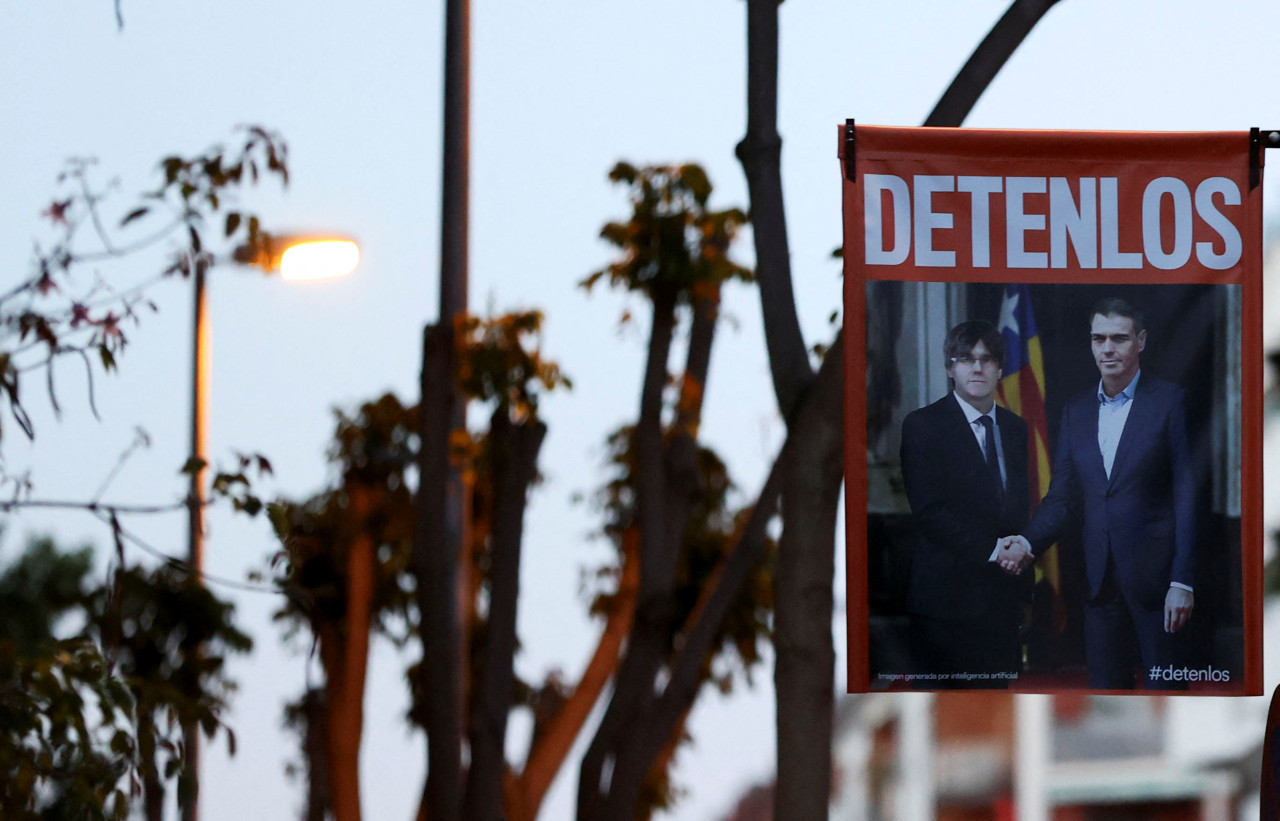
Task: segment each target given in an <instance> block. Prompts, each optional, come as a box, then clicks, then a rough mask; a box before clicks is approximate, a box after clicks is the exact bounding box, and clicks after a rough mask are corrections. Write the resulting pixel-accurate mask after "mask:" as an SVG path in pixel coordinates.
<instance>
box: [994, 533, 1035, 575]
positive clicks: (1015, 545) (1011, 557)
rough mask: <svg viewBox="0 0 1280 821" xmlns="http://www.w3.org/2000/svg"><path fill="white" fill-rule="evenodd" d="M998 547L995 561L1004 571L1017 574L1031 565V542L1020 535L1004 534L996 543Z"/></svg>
mask: <svg viewBox="0 0 1280 821" xmlns="http://www.w3.org/2000/svg"><path fill="white" fill-rule="evenodd" d="M998 546H999V548H1000V552H999V554H998V555H997V556H996V561H997V562H998V563H999V564H1000V567H1001V568H1002V569H1003V570H1004V572H1006V573H1008V574H1010V575H1012V576H1017V575H1020V574H1021V573H1022V571H1024V570H1026V569H1027V568H1028V567H1030V566H1031V564H1032V562H1034V561H1035V557H1034V556H1032V555H1031V544H1030V543H1029V542H1027V540H1026V539H1024V538H1022V537H1021V536H1005V537H1004V538H1003V539H1001V540H1000V541H999V543H998Z"/></svg>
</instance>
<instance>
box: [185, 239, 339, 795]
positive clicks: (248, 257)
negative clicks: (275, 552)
mask: <svg viewBox="0 0 1280 821" xmlns="http://www.w3.org/2000/svg"><path fill="white" fill-rule="evenodd" d="M229 261H231V262H234V263H237V264H240V265H245V266H250V267H254V268H260V269H262V270H263V271H264V272H265V273H267V274H272V273H279V274H280V275H281V277H283V278H284V279H288V280H307V279H327V278H331V277H338V276H345V275H346V274H349V273H351V272H352V271H354V270H355V268H356V265H357V264H359V261H360V249H359V246H357V245H356V243H355V241H354V240H351V239H349V238H345V237H337V236H332V235H316V234H310V235H303V234H294V235H284V236H268V237H264V238H263V239H262V241H260V242H258V243H256V244H254V245H241V246H240V247H238V248H236V249H235V251H234V252H232V255H231V259H230V260H229ZM216 263H217V261H216V260H215V264H216ZM207 267H208V266H205V265H196V266H194V268H195V274H194V276H193V277H192V281H193V285H194V287H195V294H194V297H193V300H192V301H193V304H194V310H195V319H194V322H193V339H192V344H191V362H192V365H191V373H192V378H191V461H190V462H189V463H188V465H189V471H190V473H191V493H190V495H189V496H188V498H187V508H188V519H187V547H188V551H187V553H188V555H187V562H188V566H189V569H190V572H191V573H192V575H193V576H194V578H195V579H196V580H197V581H200V580H201V578H202V573H203V572H204V507H205V503H206V498H205V492H204V477H205V467H206V466H207V465H206V461H207V460H206V459H205V453H206V445H207V443H208V426H209V420H208V409H209V381H210V380H209V377H210V371H211V362H210V350H211V346H210V338H211V337H210V332H209V317H208V309H207V305H206V303H205V298H204V296H205V294H204V291H205V282H204V279H205V274H206V268H207ZM184 735H185V736H186V738H185V742H186V754H187V767H188V770H189V771H190V772H192V773H195V774H196V776H197V780H196V784H197V785H198V784H199V781H198V778H199V772H200V739H199V728H198V727H196V728H185V729H184ZM198 802H199V789H198V787H197V790H196V794H195V795H193V796H192V800H191V803H190V804H188V805H187V807H185V808H184V810H183V813H182V817H183V821H197V818H198V817H199V808H198Z"/></svg>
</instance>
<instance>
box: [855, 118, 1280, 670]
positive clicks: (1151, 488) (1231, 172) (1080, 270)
mask: <svg viewBox="0 0 1280 821" xmlns="http://www.w3.org/2000/svg"><path fill="white" fill-rule="evenodd" d="M839 146H840V150H839V155H840V160H841V171H842V174H843V176H844V183H843V195H842V201H843V211H844V280H845V311H844V318H845V357H846V360H845V379H846V392H845V408H846V414H845V426H846V427H845V433H846V437H845V442H846V445H845V447H846V479H847V481H846V493H847V496H846V502H847V505H846V511H847V515H846V522H847V528H848V533H847V536H848V539H847V574H848V575H847V602H848V608H847V613H848V628H849V630H848V689H849V691H850V692H867V691H872V690H910V689H925V690H933V689H954V688H960V689H969V688H972V687H982V688H987V687H999V688H1001V689H1006V688H1007V689H1012V690H1015V691H1023V692H1058V691H1064V690H1086V691H1091V692H1108V693H1124V692H1131V691H1145V690H1155V689H1160V690H1164V689H1166V688H1171V689H1172V690H1173V691H1175V692H1178V693H1190V694H1203V695H1256V694H1259V693H1261V687H1262V678H1261V676H1262V668H1261V614H1262V573H1261V568H1262V543H1263V533H1262V466H1261V444H1262V438H1261V434H1262V385H1261V374H1262V371H1263V358H1262V350H1261V324H1262V313H1261V303H1262V286H1261V282H1262V280H1261V271H1262V185H1261V183H1262V152H1261V150H1260V148H1255V147H1253V144H1252V143H1251V140H1250V135H1249V133H1248V132H1214V133H1141V132H1081V131H995V130H981V129H948V128H890V127H878V126H857V127H856V128H855V127H853V126H852V125H849V126H844V127H841V128H840V130H839ZM1033 302H1034V313H1033V312H1032V307H1031V306H1032V303H1033ZM1099 305H1101V306H1104V307H1101V308H1099V307H1097V306H1099ZM1116 306H1119V307H1116ZM1033 317H1034V318H1033ZM1091 323H1093V324H1092V325H1091ZM1099 323H1101V324H1099ZM1037 325H1038V329H1037V327H1036V326H1037ZM992 334H994V336H993V335H992ZM1001 340H1005V341H1009V340H1012V342H1009V348H1008V350H1007V351H1006V348H1005V345H1006V343H1005V341H1001ZM1091 340H1092V342H1091ZM1032 341H1034V345H1033V346H1032V347H1028V346H1029V345H1030V344H1031V343H1032ZM1091 346H1092V348H1091ZM1117 346H1119V347H1120V348H1123V349H1124V350H1122V351H1121V352H1120V353H1118V354H1117V353H1115V349H1116V348H1117ZM1125 346H1128V347H1125ZM993 348H994V349H998V350H993ZM1032 354H1034V356H1033V355H1032ZM1125 357H1128V359H1126V358H1125ZM1006 366H1008V367H1006ZM964 368H968V369H970V370H972V371H974V372H979V371H981V372H982V373H980V374H979V375H978V376H977V377H976V379H977V381H976V382H975V384H977V385H979V387H978V388H973V389H970V388H967V387H965V386H964V385H960V384H957V382H956V380H957V378H958V374H959V373H960V370H959V369H964ZM1126 369H1128V370H1126ZM965 373H966V374H968V373H969V371H965ZM1117 373H1120V374H1122V375H1123V376H1124V380H1120V381H1117V379H1116V374H1117ZM983 374H987V375H983ZM1002 377H1003V378H1002ZM966 378H967V376H966ZM988 383H990V384H989V385H988ZM997 383H998V384H999V390H998V392H997V390H996V385H997ZM1113 383H1115V384H1113ZM1122 383H1123V384H1122ZM1126 384H1127V385H1128V386H1127V387H1126ZM984 386H985V387H984ZM987 387H989V388H990V391H988V390H987ZM1032 388H1034V390H1032ZM1119 388H1123V389H1124V390H1123V391H1121V393H1122V395H1121V396H1120V397H1119V400H1120V401H1121V402H1122V404H1123V403H1125V402H1127V401H1128V400H1130V399H1131V400H1132V404H1131V405H1130V407H1129V409H1127V410H1125V411H1124V413H1123V414H1122V416H1121V417H1120V421H1119V422H1118V423H1113V422H1110V421H1108V420H1109V419H1110V417H1108V416H1106V415H1105V414H1106V413H1110V411H1099V410H1098V408H1099V407H1100V405H1104V406H1109V403H1111V402H1113V401H1116V397H1114V396H1113V390H1115V389H1119ZM1023 396H1031V398H1032V399H1034V400H1035V401H1034V402H1033V403H1032V404H1031V405H1029V406H1028V405H1026V404H1025V403H1024V402H1022V401H1021V397H1023ZM1095 396H1096V398H1093V397H1095ZM948 397H954V398H953V399H949V398H948ZM1010 397H1013V398H1014V399H1017V400H1019V401H1013V399H1010ZM992 402H994V403H996V405H998V406H999V409H998V410H994V411H990V410H987V408H989V407H990V405H991V403H992ZM967 403H968V404H971V405H972V406H973V407H967V406H966V404H967ZM953 406H954V407H953ZM974 407H976V408H978V410H981V411H985V412H986V413H988V414H989V415H990V416H991V419H992V422H991V424H989V425H988V427H989V428H991V429H994V431H997V432H996V433H995V434H994V435H991V434H988V435H989V436H991V438H989V439H987V440H984V438H983V432H982V429H981V428H980V427H976V422H975V420H974V419H972V418H971V419H970V420H969V421H970V422H974V423H975V427H973V429H972V430H971V431H969V432H965V430H964V427H963V425H964V421H963V417H961V416H960V415H959V414H960V411H961V410H963V411H964V412H965V413H967V414H969V415H970V416H973V415H977V414H978V410H974V409H973V408H974ZM1032 410H1034V413H1032V412H1031V411H1032ZM952 411H954V413H952ZM1157 411H1159V413H1160V414H1163V415H1157ZM1100 413H1102V414H1104V415H1103V416H1099V414H1100ZM946 414H952V415H954V416H955V417H956V418H957V419H960V420H961V421H960V422H959V423H957V428H956V430H957V431H960V432H959V433H956V434H954V435H952V434H950V433H948V434H947V435H945V436H943V435H940V434H939V433H938V429H939V426H940V425H942V424H943V422H942V421H939V420H947V419H949V418H950V417H949V416H947V415H946ZM1024 416H1025V417H1026V418H1025V419H1024V418H1023V417H1024ZM1126 418H1127V419H1128V420H1129V421H1124V420H1125V419H1126ZM1100 419H1101V420H1102V421H1101V422H1100V421H1099V420H1100ZM1133 420H1138V421H1133ZM978 421H980V420H978ZM946 424H950V423H949V422H947V423H946ZM1112 424H1114V425H1116V427H1115V429H1114V435H1111V434H1108V432H1107V431H1109V430H1111V428H1109V427H1108V425H1112ZM1100 425H1101V429H1102V434H1101V435H1099V430H1100V427H1099V426H1100ZM1161 425H1163V426H1164V427H1163V428H1161V431H1162V432H1161V433H1160V435H1159V436H1156V437H1153V436H1151V435H1150V430H1151V429H1153V428H1155V427H1158V426H1161ZM1082 428H1087V430H1086V431H1085V432H1084V433H1082V431H1081V429H1082ZM1046 429H1047V434H1046ZM1026 430H1029V431H1030V432H1029V434H1028V433H1026V432H1024V431H1026ZM1089 431H1091V432H1089ZM1170 431H1172V432H1170ZM1046 435H1047V438H1048V440H1049V441H1048V442H1047V443H1046ZM1108 436H1111V439H1110V441H1109V443H1108ZM1144 436H1145V438H1144ZM1091 437H1092V438H1091ZM922 438H924V439H926V440H927V444H924V445H922V444H921V439H922ZM1117 441H1118V443H1119V444H1118V445H1117V444H1116V443H1117ZM987 442H990V443H991V444H987ZM1024 443H1025V444H1024ZM993 447H994V448H995V449H996V450H998V451H999V454H1000V455H999V459H998V460H997V459H996V458H995V456H994V455H992V456H991V457H990V461H989V463H988V464H987V465H986V467H985V470H986V471H987V473H982V472H981V470H980V469H982V467H983V466H982V465H981V464H980V462H981V460H982V458H983V454H984V453H987V454H994V453H995V450H992V448H993ZM952 449H954V450H956V451H957V454H958V455H954V456H952V455H951V454H950V450H952ZM965 449H967V450H965ZM960 451H964V452H960ZM970 452H971V453H970ZM1090 454H1092V455H1090ZM970 457H972V458H970ZM1095 458H1096V460H1097V461H1096V468H1095V463H1094V462H1093V460H1094V459H1095ZM1126 459H1127V460H1128V461H1126ZM966 460H969V461H972V462H973V463H974V465H975V467H974V471H975V472H974V473H972V474H971V475H970V474H967V473H965V471H967V470H968V469H969V466H970V465H969V461H966ZM1160 460H1165V461H1160ZM1046 461H1051V462H1052V465H1051V466H1050V465H1047V464H1046ZM1080 462H1083V463H1087V464H1080ZM1113 462H1114V464H1115V471H1116V472H1115V473H1114V474H1113V473H1112V463H1113ZM1104 464H1105V465H1106V468H1105V472H1102V471H1103V465H1104ZM1095 470H1097V471H1098V472H1097V473H1096V474H1095V473H1091V472H1090V471H1095ZM948 471H950V472H954V473H956V474H958V475H956V476H947V475H942V474H943V473H945V472H948ZM1126 471H1145V472H1142V473H1139V474H1138V475H1136V476H1134V477H1132V478H1131V476H1130V474H1129V473H1126ZM993 472H994V473H995V475H996V476H997V477H999V478H997V479H996V480H995V484H996V485H997V488H998V492H994V491H993V495H992V496H991V498H992V499H993V500H994V501H993V502H991V504H992V505H999V506H1002V508H1001V510H1000V511H999V515H996V513H991V514H990V515H989V516H988V517H987V518H988V519H989V520H990V521H987V520H982V514H981V512H980V511H979V512H977V513H973V512H972V511H970V513H973V515H969V514H967V513H966V511H965V510H964V509H963V505H962V504H961V501H963V502H964V503H965V504H970V505H972V504H974V502H973V500H974V499H979V498H985V497H980V496H975V495H973V493H972V486H973V484H974V483H975V482H979V483H980V482H985V481H989V479H986V478H982V477H983V476H989V475H990V474H991V473H993ZM1050 473H1052V476H1053V478H1054V481H1056V482H1057V483H1058V484H1059V487H1058V488H1057V489H1056V490H1055V489H1054V488H1053V487H1052V486H1051V483H1048V482H1046V477H1047V476H1049V475H1050ZM922 474H923V475H922ZM1023 475H1030V476H1031V481H1030V482H1027V481H1024V480H1023V479H1022V478H1021V477H1022V476H1023ZM1011 476H1013V478H1012V479H1011V478H1010V477H1011ZM975 477H977V478H975ZM1037 477H1038V478H1037ZM1170 477H1173V478H1170ZM1126 481H1128V482H1130V483H1131V484H1129V485H1127V486H1126V487H1117V485H1123V484H1124V483H1125V482H1126ZM1174 484H1176V485H1177V489H1176V490H1171V489H1170V488H1169V487H1168V486H1169V485H1174ZM1134 488H1138V489H1136V490H1135V489H1134ZM1126 492H1127V493H1130V494H1131V495H1130V497H1126V496H1125V495H1124V494H1125V493H1126ZM1024 497H1025V501H1024ZM1166 497H1167V498H1166ZM1010 500H1013V501H1010ZM1042 500H1043V501H1045V502H1047V504H1046V505H1042V504H1041V503H1042ZM1011 508H1017V509H1016V510H1015V509H1011ZM1042 508H1044V509H1043V510H1042ZM1191 508H1194V510H1191ZM1118 511H1123V516H1124V517H1125V518H1126V519H1127V520H1129V521H1128V522H1127V523H1122V524H1123V525H1124V526H1123V527H1115V525H1116V524H1117V523H1115V522H1112V521H1111V520H1109V519H1108V517H1109V516H1112V517H1114V516H1119V515H1121V514H1120V513H1118ZM1144 518H1145V519H1147V520H1149V521H1150V522H1151V523H1154V522H1157V521H1158V522H1159V526H1158V527H1157V525H1156V524H1150V527H1148V529H1147V530H1145V531H1140V530H1134V527H1136V526H1130V525H1132V521H1134V520H1136V519H1144ZM979 520H982V521H983V522H984V524H983V525H982V527H978V526H977V525H975V524H974V522H975V521H979ZM1109 523H1110V524H1112V525H1113V527H1112V530H1111V531H1110V532H1108V531H1107V525H1108V524H1109ZM1015 526H1017V527H1018V528H1020V530H1018V531H1015V532H1010V533H1006V532H1003V530H1004V529H1010V528H1013V527H1015ZM1124 527H1128V528H1129V529H1128V530H1125V534H1126V535H1124V536H1120V535H1117V534H1118V533H1119V532H1120V530H1122V529H1124ZM1022 529H1025V530H1026V532H1027V534H1028V537H1027V538H1026V539H1025V544H1026V545H1027V551H1026V554H1025V558H1021V557H1022V555H1023V554H1021V553H1020V552H1018V551H1017V550H1016V546H1017V545H1018V544H1019V542H1017V541H1016V540H1011V539H1012V537H1013V536H1015V535H1020V534H1021V530H1022ZM1157 530H1159V535H1158V536H1156V535H1153V534H1155V533H1156V531H1157ZM1130 531H1133V532H1132V533H1131V532H1130ZM1170 534H1173V535H1170ZM1049 535H1052V536H1053V537H1054V539H1055V540H1057V539H1059V538H1060V539H1061V542H1060V543H1059V542H1057V541H1054V542H1052V543H1051V542H1049V541H1047V539H1048V537H1049ZM1007 537H1008V538H1007ZM1166 537H1167V540H1168V545H1169V547H1168V552H1167V553H1168V555H1166V554H1165V553H1162V552H1161V549H1157V548H1150V547H1148V548H1143V546H1142V544H1143V543H1150V539H1165V538H1166ZM1036 541H1039V542H1041V543H1042V544H1041V545H1040V546H1039V547H1038V551H1039V552H1037V549H1036V546H1035V545H1033V542H1036ZM988 544H989V546H988ZM1161 544H1163V543H1161ZM1050 545H1052V547H1050ZM965 551H967V552H965ZM988 551H990V554H991V555H989V556H988V555H987V553H988ZM1002 551H1005V552H1002ZM1144 551H1145V552H1144ZM1041 553H1042V554H1043V555H1040V554H1041ZM1224 554H1225V555H1224ZM1007 556H1014V557H1015V558H1014V559H1012V560H1009V559H1007V558H1006V557H1007ZM1033 564H1034V572H1033V570H1032V565H1033ZM1002 567H1004V568H1005V569H1006V570H1007V571H1008V572H1009V574H1010V575H1017V574H1019V573H1021V572H1022V569H1025V570H1026V572H1025V574H1022V581H1021V582H1019V584H1020V585H1022V586H1021V587H1018V588H1017V589H1016V590H1014V589H1013V588H1007V587H1001V585H1005V584H1006V583H1005V582H1004V581H1002V580H1000V579H999V578H998V576H997V574H998V572H999V570H1000V569H1001V568H1002ZM1192 568H1194V570H1193V569H1192ZM943 579H950V580H953V581H954V584H950V585H947V584H942V583H941V582H940V580H943ZM956 587H960V588H965V587H971V588H972V589H973V591H974V594H975V595H980V596H986V597H987V598H989V599H990V598H992V597H995V598H999V597H1001V596H1005V595H1006V592H1005V591H1006V589H1007V590H1008V591H1009V592H1008V594H1007V595H1008V599H1009V601H1011V602H1012V601H1015V600H1016V601H1019V602H1021V606H1022V612H1021V614H1020V615H1017V616H1016V617H1012V618H1013V620H1014V621H1015V622H1016V624H1015V625H1012V626H1010V627H1009V631H1011V630H1013V629H1014V628H1015V627H1016V635H1017V637H1016V639H1015V638H1009V636H1010V635H1012V634H1011V633H1009V632H1008V631H1005V632H1000V630H994V629H991V628H990V623H991V622H992V621H993V619H992V617H991V616H990V613H991V612H994V611H991V610H990V607H991V605H990V604H989V602H988V603H987V604H983V605H975V604H973V603H972V602H969V601H966V600H965V596H964V593H963V592H957V590H956V589H955V588H956ZM1169 589H1172V590H1175V591H1179V592H1174V593H1166V591H1167V590H1169ZM992 591H998V592H992ZM1139 600H1141V601H1139ZM1115 601H1119V602H1121V603H1122V605H1123V607H1120V608H1119V611H1118V612H1120V614H1121V615H1120V616H1119V617H1118V618H1119V619H1120V620H1119V621H1117V622H1115V624H1117V625H1119V628H1117V629H1119V630H1120V631H1121V632H1125V633H1126V638H1125V641H1126V642H1130V643H1132V644H1133V647H1134V648H1135V649H1134V650H1133V652H1132V662H1127V661H1116V658H1117V657H1118V656H1117V654H1116V653H1113V652H1112V650H1111V649H1109V648H1108V649H1104V648H1103V647H1102V646H1103V644H1104V643H1105V642H1104V640H1103V638H1100V635H1101V636H1103V637H1105V634H1106V633H1107V631H1108V630H1111V627H1110V626H1108V627H1106V628H1105V629H1104V628H1100V627H1099V626H1098V625H1099V624H1107V625H1110V624H1111V623H1110V622H1100V621H1099V620H1098V619H1099V616H1098V613H1099V612H1100V609H1101V608H1102V607H1103V606H1104V605H1108V603H1109V602H1112V603H1113V602H1115ZM984 607H985V608H987V609H983V608H984ZM1014 609H1015V608H1013V607H1012V605H1011V606H1010V608H1009V612H1013V610H1014ZM1001 612H1003V611H1001ZM1001 618H1003V616H1001ZM1109 618H1110V616H1109ZM1162 619H1163V621H1162ZM996 620H998V619H996ZM1162 625H1163V627H1162ZM969 627H975V629H977V630H978V631H980V632H982V633H983V635H984V636H987V635H989V636H991V637H992V638H991V639H990V642H987V640H986V639H982V640H980V641H976V642H975V647H973V648H971V649H970V650H962V651H957V654H956V656H955V657H954V658H952V657H951V656H950V654H949V650H948V649H947V646H948V644H949V643H951V642H952V639H954V638H955V637H957V636H959V637H962V638H963V639H964V640H965V641H967V640H968V637H969V636H970V635H972V634H973V630H969V629H968V628H969ZM1169 628H1171V629H1169ZM1002 629H1003V628H1002ZM1126 631H1127V632H1126ZM1162 632H1163V633H1164V634H1165V635H1163V636H1162V635H1160V633H1162ZM1128 633H1132V636H1131V637H1129V636H1128ZM1170 636H1172V638H1169V637H1170ZM1241 636H1243V639H1241V638H1240V637H1241ZM949 637H950V638H949ZM984 642H987V643H999V644H1000V645H1001V648H1004V647H1005V646H1006V645H1005V643H1006V642H1007V643H1008V645H1007V646H1009V647H1013V646H1016V652H1014V651H1008V650H1005V649H1000V650H999V652H996V653H995V656H997V657H999V660H997V661H993V660H992V657H991V654H990V653H987V652H986V651H987V650H989V649H990V648H989V647H987V646H986V644H984ZM962 643H963V642H962ZM922 647H924V648H926V649H925V650H924V651H922V650H921V648H922ZM929 647H933V648H934V649H933V650H929V649H928V648H929ZM938 648H942V649H938ZM1139 651H1140V652H1139ZM931 653H932V654H933V655H930V654H931ZM966 653H967V655H966ZM943 657H945V658H943ZM1008 657H1013V661H1006V660H1004V659H1007V658H1008ZM1104 658H1105V663H1104V661H1102V659H1104ZM1117 668H1119V669H1117ZM1126 676H1127V677H1128V678H1126ZM1116 682H1121V683H1116ZM1125 682H1131V683H1125Z"/></svg>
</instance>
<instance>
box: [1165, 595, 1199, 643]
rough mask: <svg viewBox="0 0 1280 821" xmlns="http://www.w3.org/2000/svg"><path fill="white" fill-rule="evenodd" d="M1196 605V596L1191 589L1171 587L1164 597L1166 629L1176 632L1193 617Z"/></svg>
mask: <svg viewBox="0 0 1280 821" xmlns="http://www.w3.org/2000/svg"><path fill="white" fill-rule="evenodd" d="M1195 606H1196V597H1195V596H1194V595H1193V594H1192V593H1191V591H1190V590H1183V589H1182V588H1181V587H1170V588H1169V592H1168V593H1167V594H1166V595H1165V597H1164V631H1165V632H1166V633H1176V632H1178V631H1179V630H1181V629H1182V628H1183V625H1185V624H1186V623H1187V619H1189V618H1191V611H1192V609H1193V608H1194V607H1195Z"/></svg>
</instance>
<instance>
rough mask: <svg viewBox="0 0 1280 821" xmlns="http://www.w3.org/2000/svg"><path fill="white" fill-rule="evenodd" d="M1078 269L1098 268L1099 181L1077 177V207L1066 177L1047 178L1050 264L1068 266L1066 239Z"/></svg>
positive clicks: (1069, 182)
mask: <svg viewBox="0 0 1280 821" xmlns="http://www.w3.org/2000/svg"><path fill="white" fill-rule="evenodd" d="M1068 236H1069V237H1070V238H1071V246H1072V247H1073V248H1075V249H1076V257H1077V258H1078V259H1079V260H1080V267H1081V268H1097V267H1098V180H1097V178H1096V177H1081V178H1080V204H1079V206H1078V207H1077V205H1076V202H1075V198H1074V197H1073V196H1072V195H1071V181H1070V180H1068V179H1067V178H1066V177H1050V178H1049V265H1050V266H1052V267H1054V268H1066V267H1067V237H1068Z"/></svg>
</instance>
